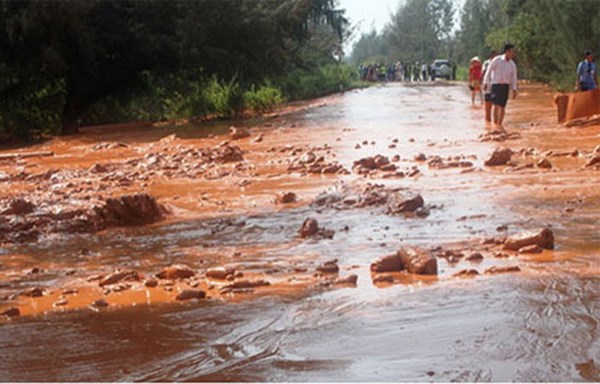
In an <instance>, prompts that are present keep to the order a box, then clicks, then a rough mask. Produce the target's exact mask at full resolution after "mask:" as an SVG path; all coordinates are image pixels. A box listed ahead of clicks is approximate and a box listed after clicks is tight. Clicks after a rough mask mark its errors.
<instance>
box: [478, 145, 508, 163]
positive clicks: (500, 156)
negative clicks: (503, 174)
mask: <svg viewBox="0 0 600 384" xmlns="http://www.w3.org/2000/svg"><path fill="white" fill-rule="evenodd" d="M512 155H513V151H512V149H510V148H496V149H495V150H494V152H492V154H491V155H490V157H489V158H487V160H485V161H484V163H483V164H484V165H487V166H489V167H491V166H496V165H505V164H507V163H508V162H509V161H510V158H511V156H512Z"/></svg>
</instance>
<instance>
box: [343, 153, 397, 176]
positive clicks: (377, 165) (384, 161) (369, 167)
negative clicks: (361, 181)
mask: <svg viewBox="0 0 600 384" xmlns="http://www.w3.org/2000/svg"><path fill="white" fill-rule="evenodd" d="M352 169H353V170H354V172H356V173H359V174H365V173H369V172H370V171H374V170H380V171H384V172H389V171H395V170H396V166H395V165H394V164H390V160H389V159H388V158H387V157H386V156H383V155H376V156H369V157H365V158H362V159H359V160H356V161H354V163H353V165H352Z"/></svg>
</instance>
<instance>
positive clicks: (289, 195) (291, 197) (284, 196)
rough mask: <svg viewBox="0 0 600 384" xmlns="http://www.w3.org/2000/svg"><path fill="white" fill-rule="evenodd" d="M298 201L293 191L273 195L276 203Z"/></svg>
mask: <svg viewBox="0 0 600 384" xmlns="http://www.w3.org/2000/svg"><path fill="white" fill-rule="evenodd" d="M296 201H298V197H297V196H296V194H295V193H294V192H285V193H280V194H278V195H277V197H275V203H276V204H291V203H295V202H296Z"/></svg>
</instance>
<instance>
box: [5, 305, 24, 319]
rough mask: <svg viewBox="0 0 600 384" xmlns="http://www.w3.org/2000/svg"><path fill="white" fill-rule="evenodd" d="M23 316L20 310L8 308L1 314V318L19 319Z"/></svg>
mask: <svg viewBox="0 0 600 384" xmlns="http://www.w3.org/2000/svg"><path fill="white" fill-rule="evenodd" d="M20 315H21V311H19V308H14V307H11V308H8V309H5V310H4V311H2V312H0V316H6V317H17V316H20Z"/></svg>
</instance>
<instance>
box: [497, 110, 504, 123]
mask: <svg viewBox="0 0 600 384" xmlns="http://www.w3.org/2000/svg"><path fill="white" fill-rule="evenodd" d="M502 122H504V107H498V125H499V126H502Z"/></svg>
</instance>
